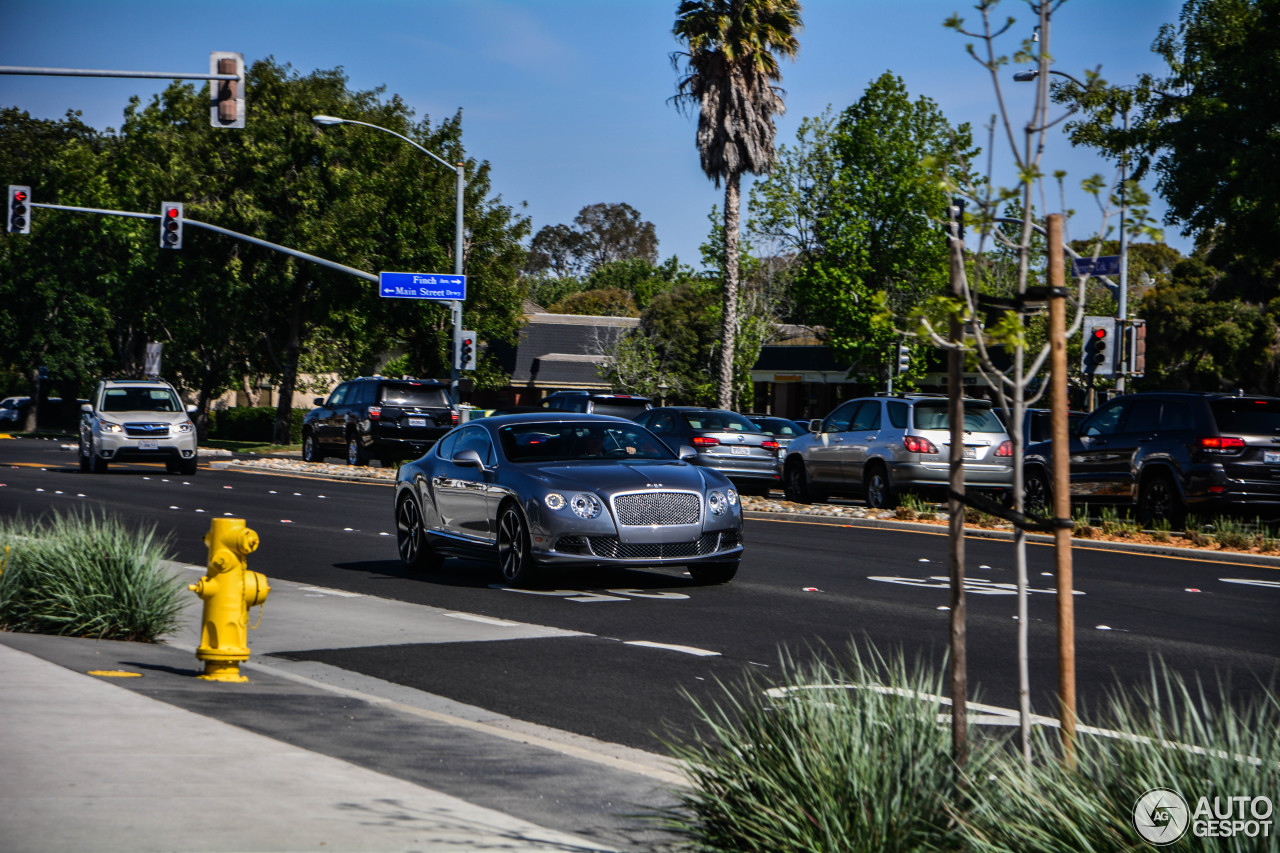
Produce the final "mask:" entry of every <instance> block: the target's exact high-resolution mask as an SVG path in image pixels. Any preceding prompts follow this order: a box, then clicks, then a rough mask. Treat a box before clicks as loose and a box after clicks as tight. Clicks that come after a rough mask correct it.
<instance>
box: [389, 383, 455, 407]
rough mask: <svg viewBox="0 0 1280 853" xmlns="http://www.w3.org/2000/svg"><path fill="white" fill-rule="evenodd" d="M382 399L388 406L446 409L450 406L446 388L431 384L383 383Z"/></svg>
mask: <svg viewBox="0 0 1280 853" xmlns="http://www.w3.org/2000/svg"><path fill="white" fill-rule="evenodd" d="M379 393H380V394H381V395H382V399H381V400H380V401H379V402H381V403H383V404H384V405H388V406H423V407H428V408H436V409H445V408H448V407H449V398H448V397H447V396H445V392H444V388H441V387H438V386H430V385H383V386H382V390H381V392H379Z"/></svg>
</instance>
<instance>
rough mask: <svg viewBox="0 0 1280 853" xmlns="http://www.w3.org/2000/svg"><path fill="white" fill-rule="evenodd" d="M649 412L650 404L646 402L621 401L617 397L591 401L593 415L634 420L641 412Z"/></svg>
mask: <svg viewBox="0 0 1280 853" xmlns="http://www.w3.org/2000/svg"><path fill="white" fill-rule="evenodd" d="M648 410H649V404H648V403H647V402H646V401H644V400H620V399H618V398H616V397H609V398H607V399H604V400H592V401H591V413H592V414H593V415H609V416H611V417H615V418H634V417H635V416H636V415H638V414H640V413H641V412H646V411H648Z"/></svg>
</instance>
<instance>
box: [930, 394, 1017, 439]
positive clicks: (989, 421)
mask: <svg viewBox="0 0 1280 853" xmlns="http://www.w3.org/2000/svg"><path fill="white" fill-rule="evenodd" d="M914 409H915V410H914V412H913V414H912V417H913V418H914V419H915V427H916V429H951V418H949V417H948V416H947V401H946V400H939V401H937V402H936V403H935V402H933V401H930V402H927V403H916V405H915V407H914ZM964 431H965V432H990V433H1002V432H1004V425H1003V424H1001V423H1000V419H999V418H997V417H996V414H995V412H993V411H992V410H991V406H989V405H986V404H982V405H975V404H973V403H965V405H964Z"/></svg>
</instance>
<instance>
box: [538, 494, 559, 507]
mask: <svg viewBox="0 0 1280 853" xmlns="http://www.w3.org/2000/svg"><path fill="white" fill-rule="evenodd" d="M542 502H543V503H544V504H546V505H547V509H564V495H562V494H559V493H558V492H552V493H551V494H549V495H547V496H546V497H545V498H543V499H542Z"/></svg>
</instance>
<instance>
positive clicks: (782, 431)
mask: <svg viewBox="0 0 1280 853" xmlns="http://www.w3.org/2000/svg"><path fill="white" fill-rule="evenodd" d="M747 420H749V421H751V422H752V423H753V424H755V425H756V426H758V427H760V429H762V430H763V431H764V433H765V435H771V436H773V439H774V441H776V442H778V446H779V447H780V448H781V450H782V451H783V452H784V454H785V452H786V449H787V447H788V445H790V444H791V440H792V439H793V438H799V437H800V436H802V435H805V434H806V433H808V432H809V427H808V425H807V424H802V423H800V422H799V421H793V420H789V419H787V418H778V417H774V416H773V415H756V414H748V415H747Z"/></svg>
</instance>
